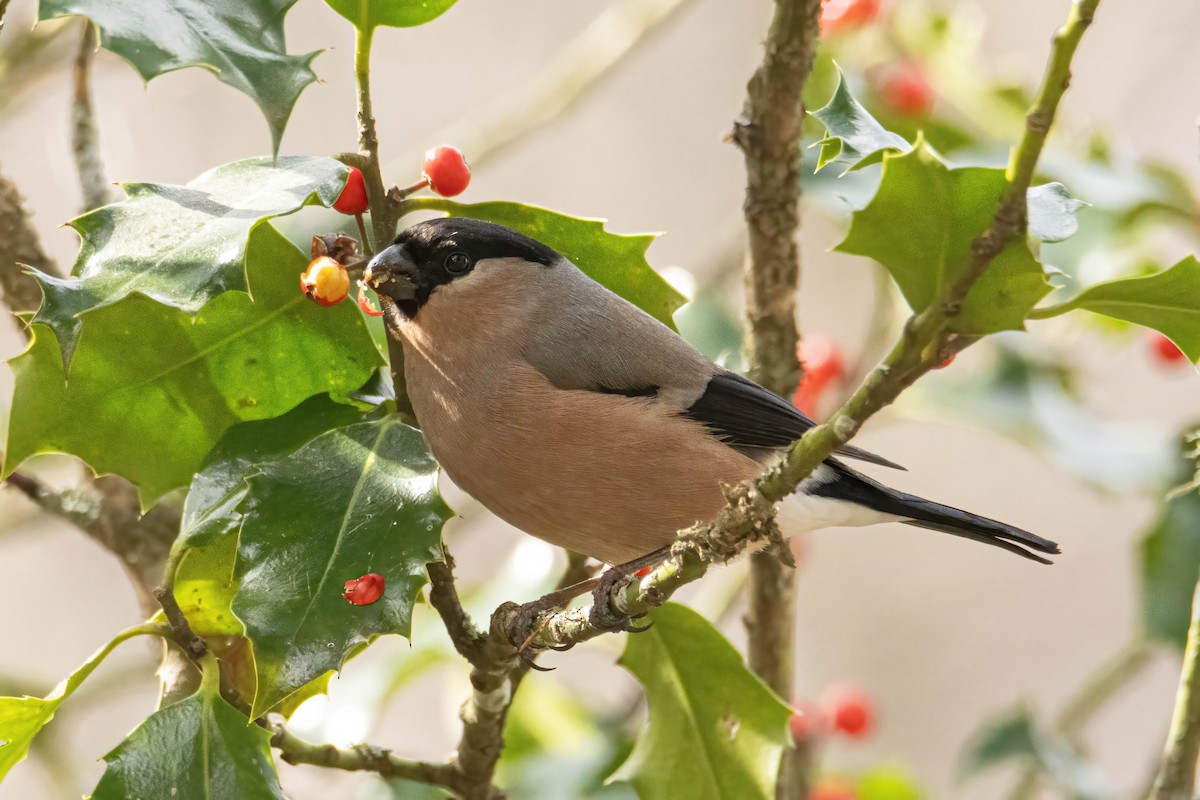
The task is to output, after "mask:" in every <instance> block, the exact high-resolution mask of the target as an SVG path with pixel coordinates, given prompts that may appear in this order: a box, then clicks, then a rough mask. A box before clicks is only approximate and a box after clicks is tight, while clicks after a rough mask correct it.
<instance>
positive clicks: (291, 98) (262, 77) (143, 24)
mask: <svg viewBox="0 0 1200 800" xmlns="http://www.w3.org/2000/svg"><path fill="white" fill-rule="evenodd" d="M295 2H296V0H172V1H171V2H169V3H161V2H160V3H147V2H143V0H40V3H39V4H38V19H39V20H47V19H53V18H55V17H64V16H67V15H69V14H81V15H83V16H86V17H90V18H91V20H92V21H93V22H95V23H96V25H97V26H98V27H99V28H100V43H101V44H102V45H103V46H104V47H105V49H108V50H111V51H113V52H114V53H116V54H117V55H119V56H121V58H123V59H125V60H126V61H128V62H129V63H130V64H131V65H132V66H133V68H134V69H136V70H137V71H138V73H139V74H141V76H142V78H143V79H144V80H147V81H148V80H150V79H151V78H156V77H158V76H159V75H162V74H164V73H167V72H171V71H173V70H177V69H183V68H184V67H202V68H204V69H207V70H208V71H209V72H212V73H213V74H214V75H216V76H217V78H218V79H219V80H220V81H221V82H222V83H226V84H228V85H230V86H232V87H233V88H235V89H238V90H239V91H242V92H245V93H246V94H247V95H249V96H250V99H252V100H253V101H254V102H255V103H257V104H258V107H259V108H261V109H262V112H263V115H264V116H266V118H267V125H268V126H270V128H271V142H272V146H273V152H276V153H277V152H279V140H280V139H281V138H282V137H283V129H284V127H286V126H287V121H288V117H289V116H291V114H292V107H293V106H294V105H295V104H296V98H298V97H299V96H300V92H302V91H303V90H304V87H305V86H308V85H309V84H310V83H312V82H313V81H315V80H316V79H317V76H316V75H315V74H314V73H313V71H312V66H311V64H312V60H313V58H314V57H316V55H317V53H309V54H307V55H300V56H290V55H288V54H287V48H286V45H285V44H284V40H283V17H284V15H285V14H286V13H287V12H288V9H290V8H291V7H292V6H293V5H294V4H295ZM212 119H213V121H214V123H215V124H219V120H218V118H216V117H213V118H212Z"/></svg>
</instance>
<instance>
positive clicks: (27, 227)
mask: <svg viewBox="0 0 1200 800" xmlns="http://www.w3.org/2000/svg"><path fill="white" fill-rule="evenodd" d="M22 264H30V265H32V266H35V267H37V268H38V269H40V270H42V271H43V272H48V273H51V274H55V273H57V272H58V267H57V266H56V265H55V263H54V262H53V261H52V260H51V259H50V256H48V255H46V251H45V250H43V249H42V242H41V239H39V238H38V235H37V230H36V229H35V228H34V227H33V220H32V219H31V218H30V216H29V212H27V211H26V210H25V206H24V203H23V202H22V200H21V194H20V192H18V191H17V187H16V186H15V185H14V184H13V183H12V181H10V180H8V179H7V178H4V177H3V176H0V293H2V294H3V300H4V303H5V304H6V305H7V306H8V307H9V308H10V309H12V310H13V311H32V310H33V309H35V308H37V307H38V306H40V305H41V304H42V290H41V288H40V287H39V286H38V283H37V281H35V280H34V279H33V278H32V277H31V276H30V275H29V274H27V273H26V272H25V271H24V268H23V267H22V266H21V265H22Z"/></svg>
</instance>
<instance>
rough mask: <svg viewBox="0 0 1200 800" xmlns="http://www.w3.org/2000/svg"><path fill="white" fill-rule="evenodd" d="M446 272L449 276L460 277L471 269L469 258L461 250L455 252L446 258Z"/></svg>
mask: <svg viewBox="0 0 1200 800" xmlns="http://www.w3.org/2000/svg"><path fill="white" fill-rule="evenodd" d="M445 264H446V272H449V273H450V274H451V275H462V274H463V273H464V272H466V271H467V270H469V269H471V257H470V256H469V255H467V254H466V253H464V252H462V251H461V250H456V251H454V252H453V253H451V254H450V255H448V256H446V261H445Z"/></svg>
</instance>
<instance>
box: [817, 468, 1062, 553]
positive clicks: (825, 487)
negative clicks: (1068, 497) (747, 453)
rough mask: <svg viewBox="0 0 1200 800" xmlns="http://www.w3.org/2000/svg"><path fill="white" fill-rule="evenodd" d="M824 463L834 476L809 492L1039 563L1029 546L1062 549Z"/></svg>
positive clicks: (1043, 550)
mask: <svg viewBox="0 0 1200 800" xmlns="http://www.w3.org/2000/svg"><path fill="white" fill-rule="evenodd" d="M825 466H827V467H829V468H831V469H832V470H834V471H835V472H836V473H837V479H836V480H832V481H822V482H820V484H819V485H815V486H811V487H809V486H806V487H804V488H805V490H806V491H807V492H808V493H810V494H816V495H820V496H824V497H830V498H833V499H837V500H847V501H849V502H852V503H858V504H860V505H864V506H866V507H867V508H871V509H874V510H875V511H880V512H882V513H884V514H895V515H896V516H898V517H903V518H904V519H903V521H904V522H906V523H907V524H909V525H915V526H916V527H918V528H928V529H930V530H934V531H942V532H943V533H950V534H954V535H955V536H961V537H963V538H964V539H972V540H974V541H977V542H983V543H984V544H990V545H993V546H995V547H999V548H1001V549H1003V550H1007V551H1008V552H1010V553H1016V554H1017V555H1019V556H1024V557H1025V558H1028V559H1032V560H1033V561H1038V562H1040V563H1042V564H1051V563H1053V562H1052V561H1050V560H1049V559H1047V558H1042V557H1041V556H1039V555H1037V553H1034V552H1030V551H1031V550H1035V551H1037V552H1038V553H1048V554H1050V555H1056V554H1058V553H1059V552H1061V551H1060V550H1059V549H1058V545H1057V544H1056V543H1054V542H1052V541H1050V540H1049V539H1043V538H1042V537H1040V536H1037V535H1035V534H1032V533H1030V532H1029V531H1023V530H1021V529H1020V528H1016V527H1013V526H1012V525H1008V524H1006V523H1004V522H999V521H997V520H994V519H988V518H987V517H981V516H979V515H978V514H972V513H970V512H968V511H962V510H961V509H957V508H953V507H951V506H944V505H942V504H941V503H935V502H933V501H932V500H926V499H925V498H923V497H917V496H916V495H913V494H907V493H905V492H900V491H897V490H895V489H890V488H888V487H887V486H884V485H883V484H881V483H877V482H876V481H873V480H871V479H870V478H868V477H867V476H865V475H862V474H860V473H858V472H855V471H854V470H852V469H850V468H849V467H847V466H845V465H844V464H841V463H840V462H837V461H835V460H833V459H830V460H828V461H826V462H825Z"/></svg>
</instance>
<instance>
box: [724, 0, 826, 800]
mask: <svg viewBox="0 0 1200 800" xmlns="http://www.w3.org/2000/svg"><path fill="white" fill-rule="evenodd" d="M820 14H821V2H820V0H775V13H774V16H773V17H772V19H771V26H770V28H769V30H768V33H767V41H766V43H765V44H764V46H763V60H762V63H761V64H760V65H759V67H758V69H757V70H756V71H755V73H754V77H753V78H751V79H750V83H749V84H748V85H747V86H746V102H745V106H744V108H743V110H742V116H741V117H740V118H739V119H738V120H737V122H736V123H735V126H734V132H733V134H732V137H731V138H732V139H733V141H734V142H735V143H736V144H737V145H738V147H740V148H741V150H742V153H743V155H744V156H745V162H746V200H745V204H744V207H743V211H744V213H745V217H746V232H747V251H746V268H745V282H746V323H747V329H748V330H747V337H746V344H745V355H746V363H747V365H748V368H749V375H750V377H751V378H752V379H754V380H755V381H757V382H758V383H759V384H761V385H763V386H765V387H766V388H768V389H770V390H771V391H773V392H775V393H776V394H778V395H780V396H782V397H790V396H791V394H792V392H794V391H795V390H796V386H797V384H798V383H799V381H800V378H801V376H802V370H803V367H802V365H801V364H800V360H799V358H798V355H797V352H796V348H797V345H798V344H799V339H800V336H799V330H798V328H797V325H796V291H797V289H798V288H799V284H800V252H799V247H798V245H797V243H796V231H797V230H798V228H799V227H800V205H799V203H800V168H801V164H802V161H803V159H802V158H801V134H802V130H803V123H804V103H803V101H802V94H803V90H804V84H805V82H806V81H807V80H808V75H809V73H810V72H811V71H812V65H813V57H814V56H815V54H816V49H817V36H818V25H817V21H818V19H819V17H820ZM781 554H786V556H787V558H786V560H785V559H784V558H781V557H780V555H781ZM790 556H791V553H790V551H789V550H787V548H786V546H784V547H781V548H777V549H776V552H772V551H770V550H768V551H764V552H761V553H756V554H755V555H753V556H751V558H750V584H749V588H750V604H749V605H750V607H749V610H748V613H747V615H746V620H745V621H746V631H747V634H748V646H747V657H748V661H749V664H750V669H752V670H753V671H754V672H755V673H756V674H758V675H759V677H761V678H762V679H763V681H765V682H766V684H767V685H768V686H770V687H771V688H772V689H774V690H775V692H776V694H778V695H779V696H780V697H782V698H784V700H785V701H790V699H791V696H792V693H793V682H794V674H793V673H794V657H795V645H796V641H795V638H796V633H795V628H796V618H795V614H796V570H795V563H794V562H792V561H791V558H790ZM812 757H813V754H812V751H811V748H810V747H809V746H808V745H807V744H806V743H805V742H797V743H796V746H795V747H794V748H790V749H789V750H788V751H786V752H785V753H784V757H783V760H782V761H781V763H780V767H779V774H778V779H777V782H776V796H777V797H778V798H779V800H791V798H797V797H807V796H808V787H809V781H808V773H809V772H810V769H809V767H810V765H811V762H812V760H813V758H812Z"/></svg>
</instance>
